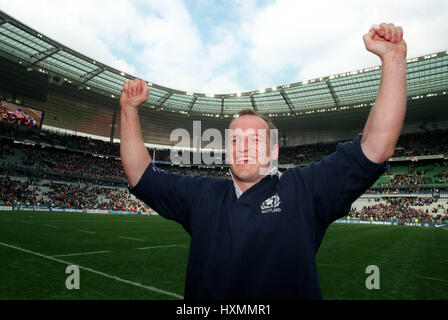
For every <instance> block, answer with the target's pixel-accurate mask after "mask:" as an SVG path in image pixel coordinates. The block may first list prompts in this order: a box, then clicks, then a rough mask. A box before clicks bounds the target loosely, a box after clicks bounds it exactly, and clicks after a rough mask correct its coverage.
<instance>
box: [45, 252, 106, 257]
mask: <svg viewBox="0 0 448 320" xmlns="http://www.w3.org/2000/svg"><path fill="white" fill-rule="evenodd" d="M109 252H112V251H92V252H83V253H69V254H58V255H56V256H50V257H52V258H54V257H71V256H82V255H85V254H97V253H109Z"/></svg>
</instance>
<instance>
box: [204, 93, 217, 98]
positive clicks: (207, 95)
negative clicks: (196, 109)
mask: <svg viewBox="0 0 448 320" xmlns="http://www.w3.org/2000/svg"><path fill="white" fill-rule="evenodd" d="M205 96H206V97H209V98H214V97H215V94H213V93H207V94H206V95H205Z"/></svg>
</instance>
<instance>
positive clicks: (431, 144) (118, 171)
mask: <svg viewBox="0 0 448 320" xmlns="http://www.w3.org/2000/svg"><path fill="white" fill-rule="evenodd" d="M428 137H429V139H430V140H431V139H433V140H431V141H428V139H427V138H425V136H424V135H422V134H414V135H407V136H403V137H402V138H400V141H399V146H400V147H399V148H398V149H397V150H398V151H397V154H396V155H394V156H403V155H407V154H412V155H425V154H436V153H437V154H438V153H440V152H442V153H444V154H447V153H448V152H447V145H448V141H447V138H446V137H444V136H443V135H440V134H439V133H433V134H432V135H428ZM436 137H437V139H438V140H436V141H434V139H436ZM17 141H19V143H17ZM409 148H416V150H417V151H414V150H413V151H412V152H410V153H403V152H404V151H403V150H407V149H409ZM335 150H336V144H335V143H334V144H318V145H310V146H299V147H293V148H282V149H281V151H280V161H279V163H280V164H294V165H303V164H304V163H309V162H315V161H319V160H320V159H321V158H322V157H324V156H326V155H329V154H331V153H332V152H334V151H335ZM148 152H149V153H150V154H151V156H154V158H155V160H156V163H157V166H158V167H159V168H161V169H162V170H166V171H169V172H174V173H179V174H184V175H191V176H208V177H222V178H230V174H229V170H228V168H227V167H226V166H223V167H219V166H218V167H215V168H210V167H205V166H203V167H198V166H176V165H172V164H171V163H170V153H171V151H170V150H168V149H157V150H154V149H148ZM216 156H217V157H218V158H219V157H220V156H221V155H219V154H217V155H216ZM118 157H119V144H117V143H110V142H106V141H102V140H95V139H91V138H87V137H81V136H73V135H69V134H61V133H57V132H52V131H46V130H35V129H32V128H28V127H23V126H19V127H18V126H17V125H16V124H13V125H11V124H9V123H6V122H1V123H0V185H1V190H0V205H1V204H2V203H3V204H5V203H9V204H17V203H25V204H26V203H29V204H33V205H37V204H39V205H47V206H58V207H60V206H66V207H67V208H95V209H101V208H104V209H107V210H128V209H134V210H135V209H137V210H147V209H148V208H147V207H146V205H144V204H143V203H142V202H140V201H138V200H136V199H135V198H134V197H132V196H131V195H130V194H129V192H128V191H127V189H126V187H127V181H126V179H125V175H124V172H123V168H122V165H121V161H120V160H119V159H118ZM190 160H191V162H192V160H193V154H192V153H191V154H190ZM402 165H403V164H402ZM406 165H407V166H408V167H409V170H407V171H406V173H401V174H391V173H390V172H388V173H386V174H387V175H390V176H391V177H392V178H391V182H383V183H382V184H379V185H378V187H377V188H371V189H369V190H367V191H366V193H367V194H378V195H381V194H392V193H393V194H403V195H404V196H405V195H406V194H409V193H439V190H438V189H435V188H432V187H427V185H428V184H431V183H447V180H448V161H446V160H438V161H431V165H432V166H434V167H441V169H440V170H439V169H438V173H437V174H433V175H430V174H429V173H430V172H428V169H427V168H421V166H422V164H421V161H419V162H408V163H406ZM439 171H440V172H439ZM14 176H19V177H22V178H26V179H21V180H16V179H11V177H14ZM43 181H51V182H46V183H43ZM444 189H447V190H448V187H446V188H444ZM402 199H405V198H402ZM403 201H405V200H403ZM406 201H407V202H406ZM406 201H405V202H388V203H386V204H376V205H374V206H372V207H367V208H365V209H364V210H363V211H362V212H355V211H352V212H351V213H350V214H351V215H353V217H362V218H366V217H374V218H375V219H376V218H378V219H383V218H390V217H391V216H390V215H391V214H392V213H393V212H397V211H400V210H404V211H403V212H400V213H399V214H398V215H397V214H396V215H394V216H396V217H398V218H399V219H402V220H403V221H408V220H409V219H411V220H412V219H413V218H415V217H416V216H417V215H418V214H417V212H418V210H417V209H415V208H410V207H409V206H419V205H420V204H419V202H418V201H420V200H416V198H414V199H413V200H412V203H410V202H409V199H408V200H406ZM415 201H417V202H415ZM414 210H417V211H414ZM431 213H433V212H431ZM421 214H422V217H421V218H422V219H423V220H425V219H427V217H426V216H425V214H427V213H426V212H423V213H421Z"/></svg>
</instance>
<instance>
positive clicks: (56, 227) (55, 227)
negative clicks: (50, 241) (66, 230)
mask: <svg viewBox="0 0 448 320" xmlns="http://www.w3.org/2000/svg"><path fill="white" fill-rule="evenodd" d="M44 226H46V227H49V228H54V229H60V228H59V227H58V226H53V225H51V224H44Z"/></svg>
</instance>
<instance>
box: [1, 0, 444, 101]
mask: <svg viewBox="0 0 448 320" xmlns="http://www.w3.org/2000/svg"><path fill="white" fill-rule="evenodd" d="M0 8H1V10H3V11H5V12H6V13H8V14H9V15H11V16H13V17H15V18H16V19H18V20H19V21H21V22H23V23H25V24H26V25H28V26H30V27H31V28H34V29H36V30H37V31H39V32H41V33H43V34H45V35H46V36H48V37H50V38H52V39H54V40H56V41H58V42H60V43H62V44H64V45H66V46H68V47H70V48H72V49H74V50H76V51H79V52H81V53H83V54H85V55H87V56H89V57H92V58H93V59H95V60H97V61H100V62H102V63H105V64H108V65H110V66H113V67H115V68H117V69H119V70H122V71H124V72H126V73H128V74H132V75H134V76H136V77H140V78H143V79H144V80H147V81H150V82H153V83H157V84H159V85H163V86H166V87H170V88H173V89H178V90H185V91H189V92H199V93H235V92H244V91H249V90H256V89H261V88H269V87H272V86H274V85H281V84H285V83H291V82H297V81H303V80H309V79H313V78H318V77H321V76H328V75H331V74H334V73H341V72H346V71H352V70H356V69H360V68H365V67H371V66H376V65H379V63H380V61H379V59H378V58H377V57H375V56H373V55H372V54H370V53H368V52H367V51H366V50H365V49H364V44H363V41H362V36H363V34H364V33H366V32H367V31H368V29H369V27H370V26H371V25H372V24H374V23H378V22H394V23H395V24H398V25H401V26H403V28H404V30H405V39H406V41H407V43H408V57H409V58H412V57H416V56H421V55H425V54H428V53H433V52H439V51H446V50H448V37H446V35H447V34H448V1H446V0H427V1H409V0H407V1H404V0H399V1H393V2H392V1H389V0H375V1H371V0H366V1H358V0H346V1H343V2H342V1H323V0H314V1H295V0H276V1H274V0H263V1H257V0H225V1H211V0H197V1H187V0H185V1H182V0H167V1H162V0H158V1H152V0H115V1H109V0H95V1H88V0H77V1H69V0H65V1H55V0H35V1H27V0H15V1H10V0H0Z"/></svg>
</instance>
